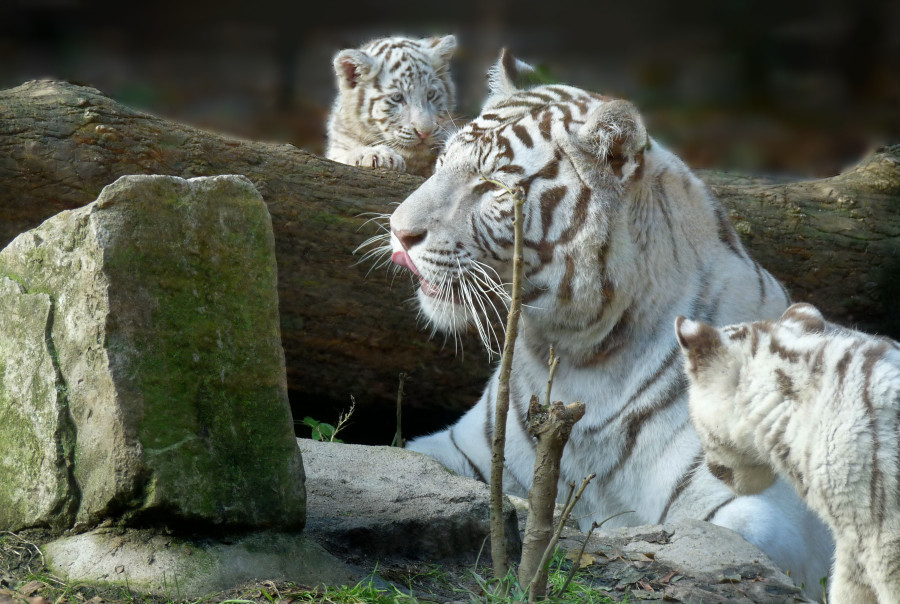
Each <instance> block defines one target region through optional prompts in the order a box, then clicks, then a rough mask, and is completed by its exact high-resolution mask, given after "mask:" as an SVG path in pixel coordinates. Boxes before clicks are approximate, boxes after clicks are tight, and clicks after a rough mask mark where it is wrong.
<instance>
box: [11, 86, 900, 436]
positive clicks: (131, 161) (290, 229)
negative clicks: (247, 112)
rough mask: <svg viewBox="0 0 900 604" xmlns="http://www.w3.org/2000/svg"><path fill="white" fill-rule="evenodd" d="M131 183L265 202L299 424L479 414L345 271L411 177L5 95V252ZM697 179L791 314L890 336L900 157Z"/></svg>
mask: <svg viewBox="0 0 900 604" xmlns="http://www.w3.org/2000/svg"><path fill="white" fill-rule="evenodd" d="M125 174H172V175H177V176H183V177H191V176H211V175H216V174H243V175H245V176H247V177H248V178H249V179H250V180H251V181H252V182H253V183H254V184H255V185H256V187H257V188H258V189H259V191H260V193H261V194H262V196H263V198H264V199H265V200H266V202H267V204H268V206H269V212H270V213H271V215H272V223H273V226H274V229H275V241H276V253H277V255H278V271H279V295H280V305H281V335H282V341H283V343H284V349H285V355H286V360H287V374H288V386H289V388H290V390H291V400H292V404H293V405H294V409H295V416H296V414H297V413H298V412H299V413H300V414H301V417H302V415H306V414H308V415H312V416H313V417H314V418H315V419H317V420H320V421H329V422H331V421H333V420H335V419H336V413H335V412H334V409H335V408H337V409H341V408H346V407H349V405H350V395H351V394H352V395H354V396H355V397H356V400H357V401H358V403H359V405H358V410H357V414H356V416H355V418H354V419H355V423H356V429H357V432H356V433H355V434H354V436H353V438H354V440H363V441H365V442H377V443H382V444H387V443H389V442H390V439H391V436H392V435H393V434H394V425H393V423H394V417H395V410H394V405H395V401H396V394H397V383H398V375H399V374H400V372H402V371H405V372H408V373H409V376H410V377H409V380H408V381H407V383H406V385H405V392H406V393H405V396H404V404H405V405H407V406H408V408H409V409H411V412H410V413H408V414H406V416H405V417H407V418H408V419H410V418H411V417H414V416H417V415H418V416H420V417H421V416H422V415H423V414H421V413H417V412H416V411H414V410H415V409H417V408H420V409H421V408H427V409H428V410H429V413H428V415H429V417H430V420H431V421H430V423H425V424H422V425H420V426H419V427H418V428H419V429H418V430H417V429H415V428H411V429H409V430H405V431H407V432H410V433H413V432H417V431H421V430H422V429H434V428H438V427H440V426H441V425H443V423H445V422H446V421H449V420H450V419H451V418H452V417H453V414H454V410H456V411H458V410H460V409H464V408H466V407H467V406H468V405H470V404H471V403H473V402H474V401H475V400H476V398H477V396H478V394H479V392H480V390H481V388H482V386H483V384H484V381H485V379H486V378H487V376H488V374H489V373H490V372H491V365H490V364H489V362H488V360H487V357H486V356H485V355H484V353H482V352H481V351H480V348H479V346H478V344H477V342H476V341H475V340H474V339H465V340H464V341H463V345H464V348H465V349H466V354H465V355H456V354H455V350H454V346H453V345H452V344H450V345H447V346H443V345H442V339H441V338H438V339H437V341H429V339H428V336H427V334H426V333H424V332H422V331H421V330H420V329H419V327H418V326H417V322H416V312H415V310H414V309H413V308H412V306H411V305H410V304H407V300H408V299H409V298H410V296H411V293H412V288H411V287H410V286H409V285H407V282H406V278H398V279H397V280H396V282H395V283H392V279H391V278H390V277H389V276H386V271H385V270H384V269H378V270H374V271H372V273H371V274H369V269H370V267H371V265H370V264H366V263H364V264H357V261H358V260H359V254H357V255H354V253H353V252H354V250H355V249H356V248H357V246H358V245H359V244H360V243H361V242H363V241H364V240H365V239H366V238H367V237H369V236H370V235H373V234H374V233H375V232H376V231H377V229H376V227H375V226H374V225H373V224H371V223H370V224H366V221H367V219H368V217H369V216H368V214H369V213H381V214H387V213H390V212H391V211H392V209H393V207H394V204H396V203H397V202H400V201H402V200H403V199H404V197H406V195H408V194H409V193H410V192H411V191H412V190H413V189H415V188H416V187H417V186H418V185H419V184H420V183H421V182H422V179H421V178H418V177H414V176H410V175H405V174H398V173H395V172H385V171H380V170H360V169H357V168H353V167H350V166H345V165H342V164H336V163H334V162H330V161H327V160H325V159H322V158H319V157H315V156H313V155H311V154H309V153H306V152H304V151H301V150H299V149H296V148H295V147H293V146H291V145H287V144H273V143H265V142H254V141H245V140H238V139H235V138H229V137H226V136H222V135H219V134H216V133H211V132H206V131H203V130H199V129H196V128H192V127H190V126H186V125H182V124H177V123H174V122H170V121H167V120H164V119H160V118H157V117H155V116H151V115H147V114H144V113H140V112H137V111H134V110H131V109H129V108H127V107H124V106H123V105H121V104H119V103H116V102H115V101H113V100H111V99H109V98H107V97H105V96H103V94H102V93H100V92H99V91H97V90H94V89H92V88H86V87H81V86H76V85H74V84H68V83H63V82H49V81H43V82H28V83H25V84H23V85H21V86H18V87H16V88H13V89H9V90H5V91H0V246H5V245H6V243H8V242H9V241H10V240H11V239H12V238H13V237H15V236H16V235H17V234H18V233H20V232H22V231H25V230H28V229H30V228H33V227H35V226H37V225H38V224H40V223H41V222H42V221H43V220H44V219H46V218H48V217H50V216H52V215H54V214H56V213H58V212H60V211H62V210H65V209H69V208H74V207H79V206H82V205H84V204H86V203H89V202H91V201H93V200H94V199H96V197H97V195H98V194H99V193H100V190H101V189H102V188H103V187H104V186H106V185H107V184H110V183H111V182H113V181H114V180H115V179H117V178H118V177H119V176H122V175H125ZM701 177H703V178H704V179H705V180H706V181H707V182H708V183H710V185H711V188H712V190H713V192H714V193H715V194H717V195H718V196H719V197H720V198H721V199H722V200H723V201H724V202H725V204H726V205H727V207H728V208H729V209H730V210H731V214H732V217H733V218H734V220H735V223H736V226H737V228H738V231H739V232H740V234H741V236H742V238H743V240H744V242H745V243H746V244H747V246H748V248H749V251H750V252H751V254H753V255H754V256H755V257H756V258H757V259H758V260H759V261H760V263H761V264H762V265H763V266H765V267H766V268H768V269H769V270H771V271H772V272H773V273H774V274H775V275H776V276H777V277H779V278H780V279H781V280H782V281H784V282H785V284H786V285H787V286H788V289H789V290H790V291H791V293H792V294H793V295H794V297H795V298H796V299H797V300H806V301H810V302H812V303H814V304H816V305H818V306H819V307H820V308H822V310H823V311H824V312H825V314H826V316H828V317H829V318H831V319H834V320H836V321H840V322H843V323H847V324H857V325H859V326H860V327H862V328H865V329H869V330H872V331H877V332H880V333H882V334H888V335H893V336H894V337H897V336H900V312H898V310H900V309H898V306H900V302H898V301H900V253H898V250H900V245H898V242H900V212H898V210H900V146H894V147H889V148H886V149H884V150H882V151H881V152H880V153H877V154H875V155H873V156H871V157H869V158H867V159H866V160H864V161H863V162H862V163H861V164H860V165H859V166H857V167H855V168H853V169H852V170H850V171H848V172H846V173H844V174H841V175H839V176H836V177H834V178H829V179H823V180H817V181H810V182H793V183H787V184H771V183H767V182H765V181H761V180H758V179H752V178H746V177H733V176H728V175H722V174H719V173H709V174H701ZM365 409H372V410H374V411H373V412H372V413H371V414H367V412H366V411H364V410H365ZM297 419H299V418H297ZM351 432H352V428H351ZM373 434H374V435H375V436H372V435H373ZM378 435H380V436H378ZM348 437H349V436H348Z"/></svg>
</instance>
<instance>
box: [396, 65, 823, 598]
mask: <svg viewBox="0 0 900 604" xmlns="http://www.w3.org/2000/svg"><path fill="white" fill-rule="evenodd" d="M519 67H520V65H519V64H518V63H517V61H516V60H515V59H514V58H513V57H512V56H511V55H510V54H509V53H507V52H504V53H502V54H501V58H500V61H499V62H498V64H497V65H496V66H495V67H494V70H493V74H492V77H491V79H490V81H491V95H490V97H489V99H488V102H487V104H486V105H485V107H484V108H483V110H482V112H481V115H479V116H478V117H477V118H475V120H473V121H472V122H471V123H469V124H468V125H466V126H465V127H463V128H462V129H461V130H459V131H458V132H457V133H455V134H454V135H453V136H452V137H451V138H450V139H449V140H448V142H447V144H446V147H445V150H444V152H443V154H442V155H441V156H440V157H439V158H438V161H437V165H436V168H435V173H434V175H433V176H431V178H429V179H428V180H426V181H425V182H424V183H423V184H422V186H421V187H420V188H419V189H418V190H416V191H415V192H413V193H412V194H411V195H410V196H409V197H408V198H407V199H406V200H405V201H404V202H403V203H402V204H401V205H400V206H398V207H397V209H396V210H395V211H394V213H393V215H392V216H391V219H390V226H391V230H392V235H391V240H392V248H391V253H392V260H393V261H394V262H395V263H396V264H398V265H400V266H403V267H406V268H408V269H409V270H411V271H412V273H413V274H414V275H415V276H416V277H417V278H418V282H419V287H418V291H417V295H418V301H419V304H420V307H421V310H422V314H423V315H424V316H425V317H426V318H427V319H428V320H429V321H430V322H431V323H432V325H433V326H435V327H436V328H438V329H441V330H444V331H447V332H453V331H461V330H463V329H465V328H466V326H467V324H469V325H474V326H475V327H477V328H478V330H479V332H480V333H481V334H482V335H483V339H484V340H485V345H486V346H489V347H490V346H491V345H492V343H493V342H495V341H496V340H497V338H496V337H495V336H494V335H493V332H492V328H491V322H490V321H489V319H490V318H491V317H490V316H487V317H486V316H485V315H492V313H493V312H494V310H493V309H495V308H496V306H495V303H496V299H497V298H498V297H500V295H498V292H502V291H503V288H505V287H506V286H507V284H508V282H509V281H510V280H511V274H512V272H511V266H512V251H513V224H512V216H513V209H512V200H511V198H510V195H509V194H508V193H507V191H506V189H505V188H504V187H501V186H497V185H496V184H494V182H492V181H497V182H500V183H503V184H504V185H506V186H507V187H517V188H519V189H521V191H522V192H523V193H524V194H525V198H526V201H525V206H524V213H525V214H524V232H525V258H524V261H525V279H524V290H523V300H524V304H523V308H522V314H521V319H520V323H519V337H518V340H517V342H516V348H515V356H514V360H513V366H512V377H511V385H510V388H511V401H510V414H509V424H508V428H507V432H506V439H507V440H506V447H507V448H506V460H505V468H506V473H505V474H504V484H505V485H506V488H507V489H508V490H509V491H510V492H513V493H518V494H525V493H526V492H527V489H528V488H529V486H530V485H531V478H532V471H533V468H534V455H535V444H534V440H533V439H532V437H531V436H530V435H529V434H528V432H527V427H526V418H525V415H526V411H527V409H528V402H529V398H530V397H531V395H532V394H538V393H542V392H543V391H544V389H545V388H546V382H547V359H548V355H549V348H550V345H551V344H552V345H554V346H555V349H556V353H557V355H558V356H559V357H560V359H561V362H560V366H559V369H558V370H557V372H556V375H555V378H554V383H553V397H554V399H555V400H561V401H565V402H574V401H582V402H584V403H585V405H586V408H587V410H586V414H585V416H584V418H583V419H582V420H581V421H579V422H578V423H577V424H576V425H575V427H574V430H573V431H572V434H571V438H570V440H569V443H568V445H567V447H566V453H565V455H564V456H563V459H562V477H561V480H562V481H565V482H569V481H575V482H577V483H580V482H581V480H582V479H583V478H584V477H586V476H588V475H589V474H591V473H596V475H597V477H596V478H595V479H594V480H593V482H591V484H590V485H589V486H588V488H587V490H586V492H585V494H584V496H583V498H582V499H581V501H580V503H579V506H578V508H577V510H576V514H577V515H578V516H579V517H580V524H581V526H582V527H583V528H584V529H587V528H588V527H589V526H590V524H591V522H592V521H594V520H596V521H601V520H604V519H606V518H608V517H610V516H613V515H614V514H618V513H620V512H624V511H627V510H634V513H632V514H625V515H622V516H618V517H617V518H615V519H614V520H611V521H610V522H609V523H608V524H609V525H619V526H621V525H624V524H642V523H659V522H664V521H672V520H677V519H680V518H699V519H705V520H710V521H712V522H714V523H716V524H719V525H722V526H725V527H729V528H732V529H734V530H736V531H738V532H739V533H740V534H742V535H743V536H744V537H746V538H747V539H748V540H749V541H751V542H752V543H754V544H756V545H758V546H759V547H761V548H762V549H763V551H765V552H766V553H767V554H768V555H769V556H770V557H771V558H772V559H773V560H774V561H775V562H776V563H778V564H779V565H780V566H781V567H783V568H785V569H787V570H789V571H791V576H792V577H793V578H794V580H795V581H798V582H802V583H804V584H805V585H806V587H807V590H808V593H810V594H814V593H815V592H816V588H817V586H818V583H819V580H820V579H821V578H822V577H824V576H825V575H826V574H827V572H828V566H829V562H830V558H831V542H830V539H829V536H828V530H827V528H826V527H825V526H824V525H823V524H822V523H821V521H820V520H819V519H818V518H817V517H816V516H815V514H813V513H812V512H810V511H809V509H808V508H807V507H806V506H805V505H804V504H803V503H802V502H801V501H800V500H799V499H798V497H797V495H796V494H795V493H794V492H793V490H792V489H791V487H790V486H789V485H787V484H785V483H779V484H776V485H775V486H773V487H772V488H770V489H769V490H767V491H766V492H765V493H763V494H762V495H759V496H753V497H735V496H734V495H733V494H732V493H731V491H730V490H729V489H728V488H727V487H726V486H725V485H723V484H722V483H721V482H720V481H718V480H717V479H716V478H715V477H714V476H713V475H712V474H711V473H710V472H709V470H708V469H707V468H706V465H705V464H704V463H703V451H702V448H701V446H700V441H699V439H698V437H697V434H696V432H695V431H694V429H693V427H692V426H691V423H690V418H689V415H688V408H687V392H686V388H687V382H686V378H685V376H684V371H683V367H682V364H681V362H680V353H679V349H678V344H677V342H676V340H675V337H674V334H673V333H672V328H671V326H672V322H673V321H674V320H675V317H676V316H677V315H679V314H681V315H690V316H695V317H700V318H702V319H703V320H705V321H709V322H712V323H714V324H726V323H733V322H737V321H741V320H748V319H754V318H760V317H762V318H766V317H777V316H779V315H780V314H781V312H782V311H783V310H784V309H785V308H786V307H787V305H788V296H787V294H786V293H785V291H784V289H783V288H782V287H781V285H780V284H779V283H778V282H777V281H776V280H775V279H774V278H773V277H772V276H771V275H770V274H769V273H767V272H766V271H765V270H763V269H762V268H761V267H760V266H759V265H758V264H757V263H756V262H754V261H753V259H752V258H750V257H749V256H748V255H747V253H746V252H745V251H744V249H743V247H742V246H741V243H740V241H739V239H738V237H737V235H736V233H735V231H734V229H733V228H732V226H731V223H730V221H729V219H728V215H727V212H726V211H725V209H724V208H723V207H722V206H721V205H720V203H719V202H718V201H717V200H716V199H714V198H713V197H712V196H711V195H710V193H709V191H708V190H707V188H706V186H705V185H704V184H703V182H702V181H700V180H699V179H698V178H697V177H695V176H694V175H693V174H692V173H691V171H690V170H689V169H688V168H687V167H686V166H685V165H684V164H683V163H682V162H681V161H680V160H679V159H678V158H677V157H675V156H674V155H673V154H672V153H670V152H669V151H667V150H665V149H664V148H663V147H662V146H660V145H659V144H658V143H656V142H655V141H654V140H653V139H652V138H650V137H649V136H648V135H647V132H646V129H645V127H644V123H643V120H642V119H641V116H640V115H639V113H638V112H637V110H636V109H635V108H634V106H633V105H632V104H631V103H628V102H626V101H622V100H613V99H610V98H606V97H603V96H600V95H598V94H593V93H590V92H586V91H584V90H580V89H578V88H573V87H571V86H561V85H550V86H539V87H535V88H532V89H529V90H519V89H517V88H516V87H515V85H514V84H513V82H514V81H515V79H516V77H517V73H516V72H517V70H518V68H519ZM500 313H501V314H502V309H500ZM496 318H497V316H494V319H496ZM497 382H498V377H497V374H496V373H495V375H494V377H493V378H492V379H491V381H490V382H489V383H488V385H487V388H486V389H485V391H484V394H483V395H482V397H481V400H480V401H479V402H478V403H477V404H476V405H475V406H474V407H473V408H472V409H471V410H469V411H468V412H467V413H466V414H465V415H464V416H463V417H462V418H461V419H460V420H459V421H458V422H457V423H456V424H454V425H453V426H450V427H449V428H447V429H445V430H443V431H440V432H437V433H435V434H431V435H428V436H424V437H421V438H417V439H415V440H413V441H412V442H411V443H410V445H409V448H411V449H413V450H416V451H421V452H424V453H427V454H428V455H430V456H432V457H434V458H436V459H438V460H439V461H441V462H442V463H443V464H444V465H445V466H447V467H449V468H451V469H452V470H454V471H456V472H458V473H460V474H464V475H468V476H473V477H476V478H478V479H481V480H487V479H488V477H489V473H490V467H491V438H492V432H493V425H492V422H493V418H494V401H495V398H496V393H497ZM562 490H564V489H562Z"/></svg>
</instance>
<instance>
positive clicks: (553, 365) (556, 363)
mask: <svg viewBox="0 0 900 604" xmlns="http://www.w3.org/2000/svg"><path fill="white" fill-rule="evenodd" d="M547 365H549V366H550V377H548V378H547V396H546V398H544V404H545V405H548V406H549V405H550V390H551V389H552V388H553V376H554V375H556V368H557V367H559V357H558V356H556V352H555V350H554V349H553V346H552V345H551V346H550V360H548V361H547Z"/></svg>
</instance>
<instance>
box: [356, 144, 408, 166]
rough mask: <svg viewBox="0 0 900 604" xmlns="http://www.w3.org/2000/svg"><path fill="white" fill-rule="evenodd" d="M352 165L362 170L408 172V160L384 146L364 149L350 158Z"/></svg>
mask: <svg viewBox="0 0 900 604" xmlns="http://www.w3.org/2000/svg"><path fill="white" fill-rule="evenodd" d="M349 163H350V164H352V165H354V166H359V167H360V168H387V169H388V170H397V171H399V172H405V171H406V160H405V159H403V157H402V156H401V155H400V154H399V153H397V152H396V151H394V150H393V149H391V148H390V147H385V146H384V145H379V146H378V147H363V148H362V149H360V150H359V151H358V152H357V153H356V154H355V155H352V156H351V158H350V162H349Z"/></svg>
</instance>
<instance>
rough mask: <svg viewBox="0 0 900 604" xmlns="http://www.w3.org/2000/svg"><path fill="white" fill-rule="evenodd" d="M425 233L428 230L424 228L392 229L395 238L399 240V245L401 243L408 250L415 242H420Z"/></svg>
mask: <svg viewBox="0 0 900 604" xmlns="http://www.w3.org/2000/svg"><path fill="white" fill-rule="evenodd" d="M427 234H428V231H426V230H424V229H423V230H421V231H394V236H395V237H397V240H398V241H400V245H402V246H403V249H405V250H408V249H409V248H411V247H412V246H414V245H416V244H417V243H421V242H422V240H423V239H425V236H426V235H427Z"/></svg>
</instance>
